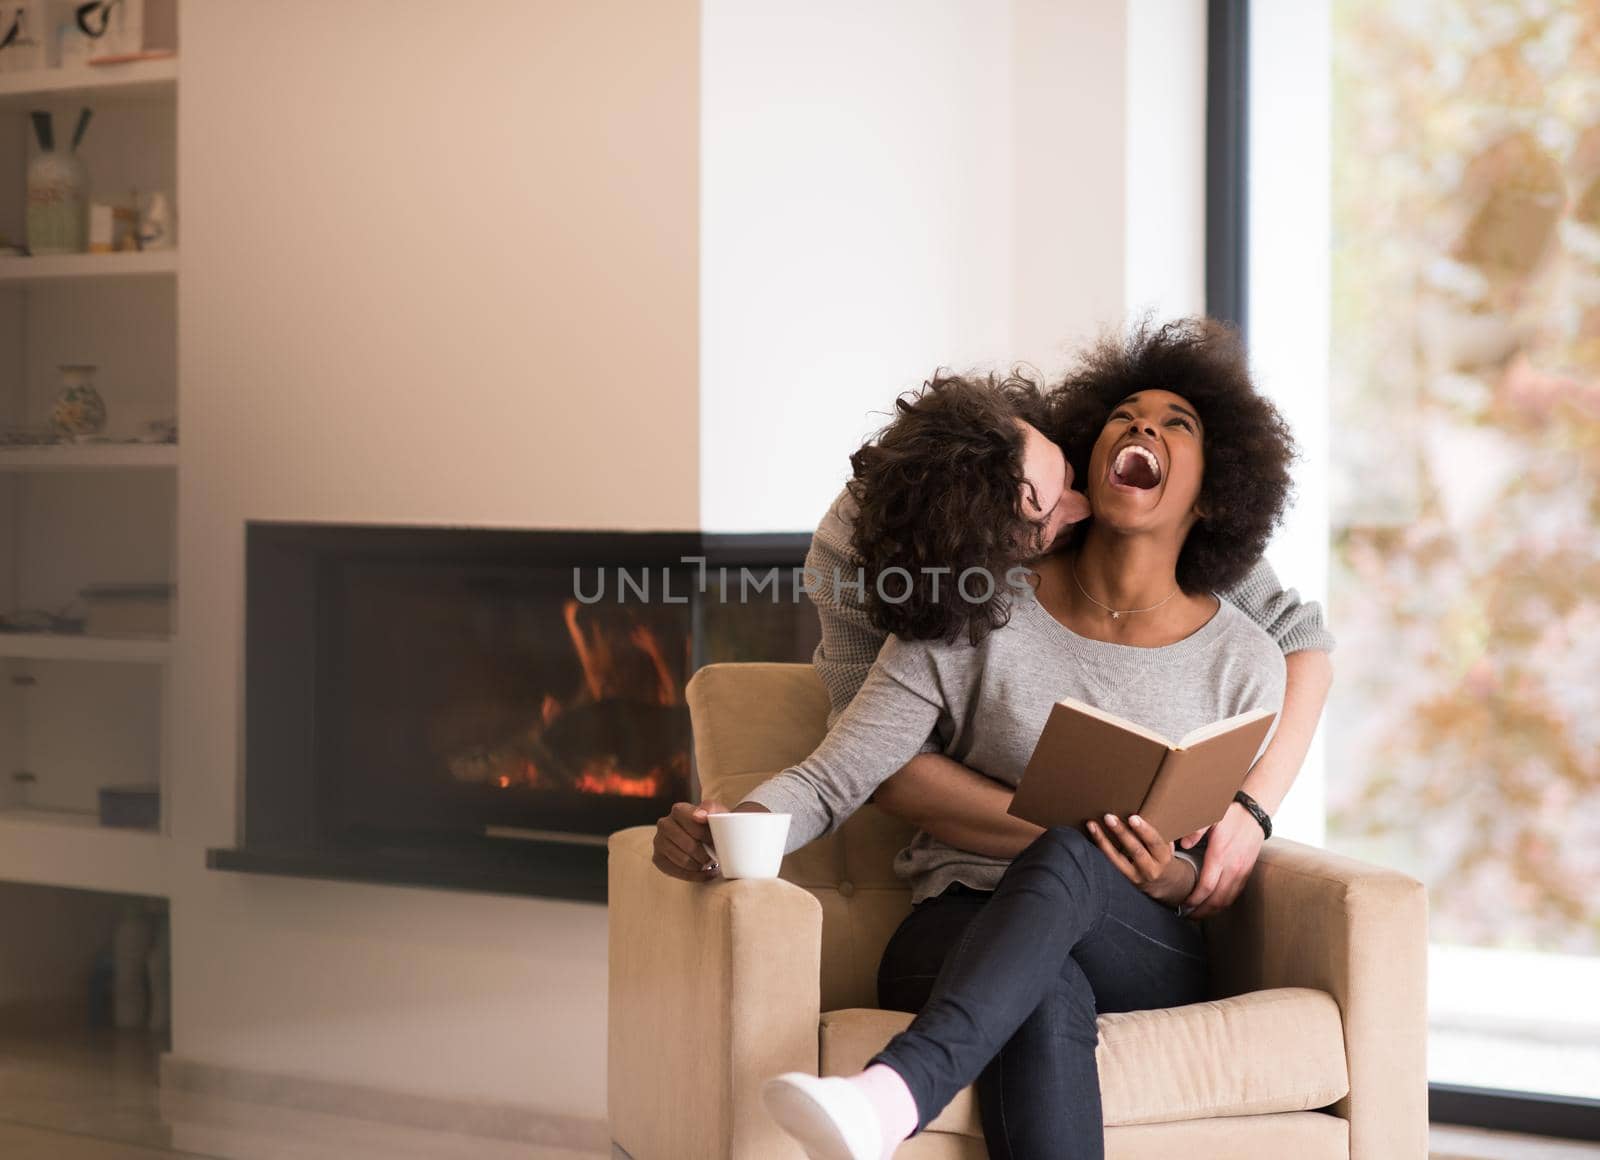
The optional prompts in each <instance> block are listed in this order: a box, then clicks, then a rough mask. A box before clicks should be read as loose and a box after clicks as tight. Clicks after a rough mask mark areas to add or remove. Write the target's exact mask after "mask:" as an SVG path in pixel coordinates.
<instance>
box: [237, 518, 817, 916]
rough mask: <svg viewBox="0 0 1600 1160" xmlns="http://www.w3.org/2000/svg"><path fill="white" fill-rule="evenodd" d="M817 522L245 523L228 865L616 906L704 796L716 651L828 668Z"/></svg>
mask: <svg viewBox="0 0 1600 1160" xmlns="http://www.w3.org/2000/svg"><path fill="white" fill-rule="evenodd" d="M807 544H808V537H806V536H803V535H768V536H710V535H699V534H691V533H625V532H563V531H508V530H498V529H468V528H419V527H391V526H367V525H328V524H290V523H269V522H251V523H249V524H247V526H246V600H245V604H246V643H245V670H246V675H245V722H246V725H245V727H246V745H245V749H246V761H245V788H244V816H243V834H242V839H243V840H242V842H241V844H240V846H239V847H238V848H237V849H225V850H213V851H211V852H210V853H209V864H210V865H211V866H213V867H214V868H217V869H228V870H244V871H250V872H265V873H284V874H297V875H304V876H313V877H335V878H348V879H356V880H363V881H380V882H402V883H412V884H420V885H434V886H451V887H462V888H469V889H485V890H495V891H503V892H513V893H538V894H544V895H550V896H555V897H566V898H582V899H592V900H601V899H603V898H604V895H605V840H606V836H607V835H609V834H610V833H612V832H613V831H615V830H617V829H621V828H623V827H626V826H633V825H640V824H646V823H652V822H654V821H655V819H656V818H658V817H660V816H661V814H663V813H664V812H665V811H666V809H667V808H668V806H670V805H671V803H673V802H675V801H681V800H685V799H688V798H690V797H692V796H693V792H694V791H693V789H692V784H691V782H692V754H693V745H692V740H691V737H690V730H689V714H688V708H687V706H686V704H685V701H684V686H685V684H686V683H687V681H688V678H689V676H690V675H691V674H692V673H693V672H694V670H695V669H696V668H698V667H699V666H700V665H702V664H706V663H710V662H713V661H724V660H780V661H807V660H809V659H810V657H811V652H812V650H813V648H814V647H815V645H816V641H817V639H818V631H819V629H818V624H817V618H816V613H815V610H814V609H812V607H811V606H810V603H809V601H808V600H807V599H806V597H805V595H804V592H803V585H802V584H801V580H800V573H799V568H800V565H801V562H802V561H803V559H804V555H805V550H806V547H807Z"/></svg>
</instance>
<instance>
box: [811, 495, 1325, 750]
mask: <svg viewBox="0 0 1600 1160" xmlns="http://www.w3.org/2000/svg"><path fill="white" fill-rule="evenodd" d="M855 515H856V506H855V501H854V500H852V499H851V498H850V493H849V492H848V491H841V492H840V493H839V495H838V498H836V499H835V500H834V501H833V505H832V506H831V507H829V508H828V511H827V514H826V515H824V516H823V517H822V522H821V523H820V524H818V525H817V530H816V532H815V534H814V535H813V536H812V537H811V550H810V552H809V553H808V554H807V555H806V568H807V570H808V572H809V578H808V580H807V595H808V596H809V597H810V598H811V602H812V603H813V604H814V605H816V608H817V614H818V616H819V617H820V619H821V621H822V641H821V643H819V644H818V645H817V649H816V652H815V653H814V654H813V656H812V658H811V663H812V666H813V667H814V668H815V669H816V670H817V675H818V676H819V677H821V678H822V683H823V684H824V685H825V686H826V687H827V689H828V699H829V702H830V709H829V713H828V725H829V727H830V728H831V727H832V725H833V723H834V722H835V721H836V720H838V718H839V714H840V713H842V712H844V707H845V706H846V705H848V704H849V703H850V700H851V698H852V697H854V696H855V695H856V690H858V689H860V688H861V682H863V681H865V680H866V679H867V671H868V670H869V669H871V668H872V662H873V661H874V660H875V659H876V658H877V656H878V650H879V649H880V648H882V647H883V642H884V638H885V636H886V634H885V633H884V632H882V631H880V630H879V629H877V628H875V627H874V626H873V624H872V622H871V620H869V619H868V618H867V610H866V607H865V605H864V604H863V594H862V593H861V592H860V591H859V590H858V589H857V588H856V587H855V586H854V585H855V583H856V580H857V570H858V569H859V568H860V567H861V557H859V556H857V555H856V553H855V550H854V549H853V548H852V547H851V546H850V533H851V530H852V528H853V526H854V523H855ZM835 575H837V576H838V577H839V578H841V579H842V580H843V581H844V583H842V584H837V585H836V584H835V583H834V578H835ZM869 582H870V578H869ZM1217 595H1218V596H1220V597H1222V599H1224V600H1226V601H1228V602H1229V603H1231V604H1234V605H1236V606H1238V607H1239V608H1240V609H1241V610H1242V611H1243V612H1244V613H1245V614H1246V615H1247V616H1249V617H1250V619H1251V620H1253V621H1255V622H1256V623H1257V624H1259V625H1260V626H1261V627H1262V628H1263V629H1265V630H1266V631H1267V633H1268V634H1269V635H1271V637H1272V639H1273V640H1275V641H1277V642H1278V647H1279V648H1280V649H1281V650H1282V651H1283V652H1284V653H1286V654H1287V653H1292V652H1298V651H1299V650H1301V649H1320V650H1321V651H1323V652H1331V651H1333V637H1332V636H1331V635H1330V634H1329V633H1328V630H1327V629H1326V628H1324V627H1323V623H1322V608H1321V606H1320V605H1318V604H1317V603H1316V602H1315V601H1310V602H1302V601H1301V600H1300V597H1299V594H1298V593H1296V592H1295V590H1294V589H1292V588H1290V589H1287V590H1286V589H1284V587H1283V585H1282V584H1281V583H1280V582H1279V581H1278V576H1277V573H1275V572H1274V571H1273V570H1272V566H1271V565H1270V564H1268V563H1267V562H1266V561H1265V560H1260V561H1258V562H1257V563H1256V566H1255V567H1254V568H1252V569H1251V570H1250V573H1249V575H1247V576H1246V577H1245V578H1244V579H1243V580H1241V581H1239V583H1238V584H1235V585H1234V586H1233V587H1232V588H1229V589H1226V590H1225V591H1222V592H1219V593H1217ZM937 749H938V747H937V746H936V745H932V744H929V745H927V746H925V747H924V750H925V751H927V752H935V751H937Z"/></svg>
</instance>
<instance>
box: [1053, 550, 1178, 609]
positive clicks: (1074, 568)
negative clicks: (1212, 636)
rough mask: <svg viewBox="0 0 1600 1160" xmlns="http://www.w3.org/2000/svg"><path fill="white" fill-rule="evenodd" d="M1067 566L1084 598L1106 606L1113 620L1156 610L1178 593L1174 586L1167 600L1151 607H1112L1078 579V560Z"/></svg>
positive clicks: (1102, 606)
mask: <svg viewBox="0 0 1600 1160" xmlns="http://www.w3.org/2000/svg"><path fill="white" fill-rule="evenodd" d="M1067 568H1068V569H1069V570H1070V571H1071V572H1072V582H1073V583H1074V584H1076V585H1077V586H1078V591H1079V592H1082V593H1083V598H1084V599H1085V600H1087V601H1088V602H1089V603H1090V604H1093V605H1096V606H1098V607H1100V608H1104V609H1105V610H1106V611H1107V612H1109V613H1110V614H1111V619H1112V620H1121V619H1122V618H1123V617H1124V616H1132V615H1133V614H1134V613H1135V612H1154V611H1155V610H1156V609H1158V608H1160V607H1161V605H1163V604H1165V603H1166V602H1167V600H1171V599H1172V598H1173V597H1174V596H1176V595H1177V594H1178V588H1174V589H1173V590H1172V591H1171V592H1169V593H1167V600H1162V601H1159V602H1157V603H1155V604H1152V605H1151V606H1150V607H1149V608H1112V607H1111V605H1109V604H1101V603H1100V601H1098V600H1096V599H1095V598H1094V597H1093V596H1090V595H1089V593H1088V592H1087V591H1086V590H1085V589H1084V587H1083V581H1081V580H1079V579H1078V562H1077V561H1076V560H1073V561H1070V562H1069V563H1068V564H1067ZM1178 587H1179V588H1181V587H1182V585H1179V586H1178Z"/></svg>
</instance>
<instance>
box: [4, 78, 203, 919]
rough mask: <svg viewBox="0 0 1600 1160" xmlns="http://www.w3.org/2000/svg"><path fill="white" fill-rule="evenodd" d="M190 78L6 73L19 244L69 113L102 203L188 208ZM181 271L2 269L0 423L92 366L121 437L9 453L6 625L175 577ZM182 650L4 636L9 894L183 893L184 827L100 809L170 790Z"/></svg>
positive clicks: (30, 409)
mask: <svg viewBox="0 0 1600 1160" xmlns="http://www.w3.org/2000/svg"><path fill="white" fill-rule="evenodd" d="M178 72H179V66H178V61H177V60H176V59H168V60H154V61H140V62H135V63H129V64H122V65H108V66H91V67H82V68H76V69H72V70H64V69H55V70H44V71H40V72H32V73H21V74H9V75H0V235H4V236H5V238H6V240H8V241H10V242H13V243H17V242H21V241H22V240H23V237H24V234H25V230H24V225H25V221H24V219H25V193H26V170H27V163H28V160H29V159H30V158H31V157H32V156H33V155H34V151H35V149H36V146H35V144H34V142H33V133H32V128H31V125H30V122H29V119H28V112H29V111H30V110H33V109H47V110H49V111H50V112H52V113H53V114H54V116H55V123H56V135H57V140H58V142H59V141H60V140H61V139H62V138H63V136H64V135H66V134H70V126H71V124H72V123H73V120H74V119H75V116H76V113H77V110H78V109H79V108H80V107H82V106H85V105H86V106H88V107H89V108H91V109H93V110H94V119H93V121H92V122H91V124H90V126H89V131H88V133H87V135H86V136H85V138H84V141H83V145H82V147H81V149H80V151H79V152H80V155H81V156H82V157H83V159H84V162H85V165H86V167H87V169H88V172H89V183H90V189H91V193H92V194H93V193H125V192H127V191H128V190H129V189H131V188H137V189H140V190H146V191H148V190H162V191H164V192H165V193H166V194H167V195H168V198H169V199H172V200H174V201H175V197H176V193H177V86H178ZM64 127H65V132H64ZM174 208H175V209H176V210H177V211H178V213H180V214H181V212H182V206H181V205H175V206H174ZM179 225H180V227H181V220H180V222H179ZM178 276H179V251H177V250H165V251H153V252H149V253H116V254H71V255H65V256H49V257H37V258H35V257H0V423H3V424H9V425H19V426H26V427H29V428H37V427H40V426H42V425H45V424H46V423H47V422H48V417H49V412H50V408H51V405H52V403H53V402H54V399H55V397H56V394H57V393H58V391H59V389H60V387H59V375H58V372H57V369H56V368H57V367H58V366H59V365H61V364H67V363H92V364H95V365H96V366H97V367H98V368H99V371H98V374H97V375H96V379H95V386H96V388H97V389H98V390H99V392H100V394H101V396H102V397H103V398H104V399H105V401H106V410H107V432H106V434H107V436H108V440H107V441H104V442H86V443H75V444H48V445H5V444H0V612H4V613H8V614H10V613H16V612H19V611H22V610H48V611H51V612H56V613H60V612H62V611H63V610H66V609H68V608H71V610H72V611H73V612H77V613H81V612H82V611H83V606H82V604H81V602H78V594H79V591H80V590H81V589H83V588H85V587H87V586H88V585H91V584H104V583H122V582H129V583H170V582H172V581H173V580H174V579H175V578H176V544H177V536H176V530H177V529H176V524H177V472H178V468H179V464H180V449H179V446H178V445H175V444H152V443H141V442H134V441H132V437H133V436H134V435H135V434H136V433H137V432H138V431H139V429H140V427H141V426H142V424H143V423H144V421H146V420H150V419H162V418H169V417H171V416H173V415H176V414H177V411H178V399H177V279H178ZM173 647H174V641H173V639H172V638H160V637H157V638H150V637H111V636H89V635H84V634H71V633H12V632H0V881H14V882H26V883H33V884H38V885H51V886H66V887H73V888H79V889H87V890H100V891H112V892H120V893H131V894H147V895H162V894H165V893H166V890H167V879H166V872H167V863H168V857H169V851H170V841H169V839H168V838H167V837H166V836H165V833H164V829H165V823H164V822H163V826H162V828H161V829H158V830H155V831H142V830H127V829H118V828H115V827H108V826H103V825H101V824H100V820H99V815H98V797H99V790H100V789H101V788H104V787H106V786H124V785H134V784H151V783H154V784H159V785H161V786H163V787H165V786H166V785H168V784H169V779H168V777H167V776H166V765H167V762H168V761H169V759H170V754H171V750H172V746H171V744H170V740H169V739H170V737H171V733H172V729H171V718H172V713H173V698H172V696H171V684H172V682H171V670H170V661H171V658H172V654H173ZM18 774H21V775H23V776H21V777H18V776H17V775H18ZM30 777H31V780H30Z"/></svg>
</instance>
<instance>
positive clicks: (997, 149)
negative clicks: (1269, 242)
mask: <svg viewBox="0 0 1600 1160" xmlns="http://www.w3.org/2000/svg"><path fill="white" fill-rule="evenodd" d="M703 12H704V24H703V28H702V37H703V58H704V61H703V63H704V73H703V80H702V108H701V126H702V159H701V175H702V189H701V228H702V237H703V241H702V248H701V254H702V270H701V319H700V328H701V359H702V371H701V410H700V425H701V431H700V446H701V508H700V518H701V523H702V526H704V527H706V528H709V529H714V530H719V531H756V530H760V531H770V530H778V529H791V530H797V531H798V530H809V529H810V528H812V527H814V526H815V524H816V521H817V519H818V517H820V516H821V514H822V512H823V510H824V509H825V508H826V507H827V505H828V503H829V502H830V501H831V500H832V499H833V497H834V495H835V494H836V493H837V491H838V489H839V487H840V485H841V484H842V482H843V481H844V479H845V478H846V477H847V476H848V474H849V464H848V462H847V457H848V455H849V453H850V452H851V451H853V450H854V449H855V448H856V447H857V446H859V445H860V443H861V442H862V440H863V439H864V438H866V437H867V436H868V435H870V434H872V433H873V432H874V431H876V430H877V429H878V428H879V427H881V426H882V425H883V424H884V423H885V422H887V421H888V419H889V417H890V414H891V407H892V404H893V400H894V398H895V396H896V395H897V394H899V393H900V392H901V391H903V390H907V389H911V388H915V387H917V386H919V385H920V384H921V382H922V381H923V379H924V378H925V377H926V376H927V375H928V374H929V373H931V372H932V371H933V369H934V368H935V366H936V365H944V366H949V367H954V368H956V369H962V370H965V369H973V368H977V369H982V368H985V367H989V366H996V367H1004V366H1009V365H1010V364H1011V363H1013V362H1023V363H1026V364H1030V365H1031V366H1033V367H1034V368H1036V369H1037V370H1038V371H1040V372H1042V373H1043V374H1044V375H1046V376H1047V377H1048V376H1053V375H1056V374H1059V373H1060V371H1061V370H1062V369H1063V368H1064V367H1065V366H1066V364H1067V362H1068V360H1069V359H1070V357H1071V354H1072V352H1073V351H1074V350H1075V349H1077V347H1078V346H1079V345H1080V344H1082V343H1083V342H1084V341H1086V340H1088V339H1090V338H1092V337H1093V336H1094V335H1096V334H1097V333H1098V332H1099V331H1100V330H1101V329H1102V328H1104V327H1106V326H1111V325H1116V324H1118V323H1120V322H1122V321H1123V320H1124V318H1125V317H1126V316H1127V314H1128V313H1129V312H1130V311H1134V310H1138V309H1142V308H1144V307H1153V308H1155V309H1157V310H1158V311H1160V312H1161V313H1163V314H1169V315H1171V314H1184V313H1193V312H1197V311H1200V310H1203V309H1204V305H1205V303H1204V295H1205V252H1204V243H1205V238H1204V232H1205V223H1204V213H1205V203H1204V189H1205V156H1204V118H1205V11H1204V6H1203V5H1198V4H1195V5H1178V6H1173V5H1170V4H1169V3H1167V0H1126V2H1125V3H1110V4H1107V3H1103V2H1091V0H1071V2H1063V0H1011V2H1009V3H990V4H973V3H968V2H966V0H875V2H874V3H871V4H860V3H848V2H846V0H829V2H828V3H825V4H821V5H810V6H807V7H806V8H804V9H798V8H795V7H794V6H793V5H789V4H784V3H781V2H779V0H705V3H704V5H703Z"/></svg>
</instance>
